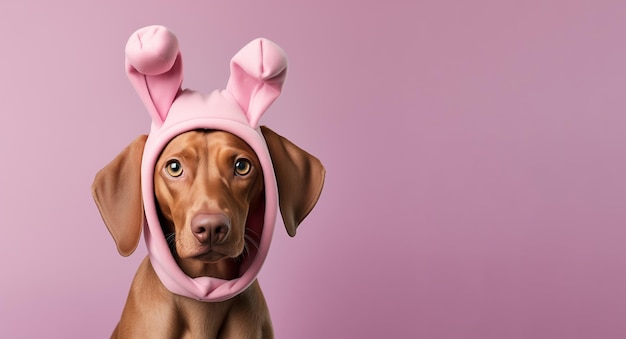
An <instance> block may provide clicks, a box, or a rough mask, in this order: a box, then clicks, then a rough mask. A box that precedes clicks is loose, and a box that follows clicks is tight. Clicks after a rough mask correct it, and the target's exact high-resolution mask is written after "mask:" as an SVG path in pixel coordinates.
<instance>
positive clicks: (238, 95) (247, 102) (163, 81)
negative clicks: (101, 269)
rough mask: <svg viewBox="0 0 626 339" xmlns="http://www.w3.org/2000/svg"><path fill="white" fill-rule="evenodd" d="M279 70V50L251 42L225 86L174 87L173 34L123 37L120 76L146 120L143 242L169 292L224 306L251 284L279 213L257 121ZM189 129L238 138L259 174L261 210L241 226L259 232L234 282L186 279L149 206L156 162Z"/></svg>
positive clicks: (178, 63) (277, 84) (276, 90)
mask: <svg viewBox="0 0 626 339" xmlns="http://www.w3.org/2000/svg"><path fill="white" fill-rule="evenodd" d="M286 70H287V59H286V57H285V54H284V52H283V51H282V50H281V49H280V47H278V46H277V45H276V44H274V43H272V42H271V41H269V40H266V39H256V40H253V41H252V42H250V43H249V44H248V45H246V46H245V47H244V48H242V49H241V50H240V51H239V52H238V53H237V54H236V55H235V56H234V57H233V58H232V60H231V65H230V71H231V74H230V79H229V80H228V83H227V86H226V89H225V90H216V91H214V92H212V93H210V94H202V93H198V92H196V91H191V90H187V89H185V90H182V89H181V84H182V78H183V75H182V74H183V70H182V59H181V54H180V51H179V46H178V41H177V39H176V37H175V36H174V34H173V33H171V32H170V31H169V30H168V29H166V28H165V27H163V26H149V27H144V28H141V29H139V30H137V31H136V32H135V33H133V35H132V36H131V37H130V39H129V40H128V43H127V45H126V71H127V74H128V77H129V79H130V81H131V83H132V85H133V86H134V88H135V89H136V91H137V93H138V94H139V96H140V98H141V100H142V101H143V103H144V104H145V106H146V108H147V109H148V112H149V113H150V116H151V118H152V126H151V130H150V134H149V136H148V139H147V141H146V145H145V148H144V152H143V158H142V164H141V185H142V198H143V203H144V209H145V222H144V238H145V241H146V246H147V249H148V254H149V256H150V260H151V263H152V266H153V267H154V270H155V271H156V273H157V275H158V276H159V278H160V279H161V281H162V282H163V284H164V285H165V286H166V287H167V289H168V290H170V291H171V292H173V293H176V294H179V295H182V296H186V297H189V298H193V299H196V300H202V301H223V300H226V299H229V298H231V297H233V296H235V295H237V294H239V293H240V292H242V291H243V290H245V289H246V288H247V287H248V286H249V285H250V284H251V283H252V282H253V281H254V280H255V279H256V276H257V274H258V273H259V271H260V269H261V266H262V265H263V262H264V260H265V258H266V256H267V252H268V249H269V246H270V242H271V240H272V234H273V231H274V224H275V221H276V215H277V211H278V190H277V185H276V178H275V174H274V169H273V167H272V161H271V158H270V154H269V151H268V147H267V144H266V142H265V139H264V138H263V135H262V133H261V131H260V128H259V126H258V122H259V119H260V118H261V116H262V115H263V113H265V111H266V109H267V108H268V107H269V106H270V105H271V104H272V102H274V100H276V98H277V97H278V96H279V95H280V92H281V88H282V85H283V82H284V80H285V75H286ZM194 129H215V130H223V131H227V132H230V133H232V134H235V135H237V136H238V137H240V138H241V139H243V140H244V141H245V142H246V143H248V145H249V146H250V147H251V148H252V149H253V150H254V151H255V152H256V154H257V156H258V158H259V160H260V163H261V167H262V170H263V176H264V181H265V182H264V183H265V213H264V215H263V216H260V217H259V219H258V220H249V221H248V223H247V226H246V227H253V228H255V231H256V232H257V233H259V234H260V239H259V247H258V250H257V251H256V253H254V252H253V253H251V255H250V256H247V257H246V259H244V261H243V263H242V266H241V272H240V277H239V278H236V279H233V280H222V279H217V278H212V277H199V278H191V277H189V276H187V275H186V274H185V273H184V272H183V271H182V270H181V269H180V268H179V266H178V265H177V264H176V261H175V259H174V257H173V256H172V254H171V252H170V249H169V246H168V244H167V241H166V239H165V236H164V234H163V231H162V229H161V225H160V223H159V218H158V215H157V209H156V205H155V201H154V184H153V175H154V166H155V163H156V161H157V158H158V157H159V155H160V153H161V151H162V150H163V148H164V147H165V146H166V144H167V143H168V142H169V141H170V140H171V139H172V138H174V137H175V136H177V135H179V134H181V133H184V132H187V131H190V130H194ZM261 219H262V220H261Z"/></svg>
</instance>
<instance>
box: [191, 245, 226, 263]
mask: <svg viewBox="0 0 626 339" xmlns="http://www.w3.org/2000/svg"><path fill="white" fill-rule="evenodd" d="M229 257H230V256H228V255H226V254H224V253H221V252H218V251H216V250H214V249H213V248H211V247H209V246H202V247H201V248H199V249H198V250H196V251H195V252H194V253H191V254H190V255H189V256H188V258H191V259H194V260H198V261H202V262H206V263H216V262H218V261H221V260H223V259H225V258H229Z"/></svg>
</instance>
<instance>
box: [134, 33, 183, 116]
mask: <svg viewBox="0 0 626 339" xmlns="http://www.w3.org/2000/svg"><path fill="white" fill-rule="evenodd" d="M126 74H127V75H128V79H129V80H130V82H131V84H132V85H133V87H134V88H135V90H136V91H137V94H139V97H140V98H141V100H142V101H143V103H144V105H145V106H146V108H147V109H148V111H149V112H150V116H151V117H152V121H153V123H155V124H156V125H157V126H161V124H162V123H163V121H165V118H166V117H167V113H168V112H169V109H170V106H172V102H174V99H175V98H176V95H177V94H178V92H179V91H180V90H181V88H180V86H181V84H182V82H183V66H182V57H181V54H180V51H179V46H178V39H177V38H176V36H175V35H174V33H172V32H171V31H169V30H168V29H167V28H165V27H163V26H147V27H143V28H140V29H138V30H137V31H135V32H134V33H133V34H132V35H131V36H130V38H129V39H128V42H127V43H126Z"/></svg>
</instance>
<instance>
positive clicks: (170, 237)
mask: <svg viewBox="0 0 626 339" xmlns="http://www.w3.org/2000/svg"><path fill="white" fill-rule="evenodd" d="M165 241H167V245H168V246H169V247H170V251H171V252H172V253H173V254H175V253H176V233H169V234H167V235H166V236H165Z"/></svg>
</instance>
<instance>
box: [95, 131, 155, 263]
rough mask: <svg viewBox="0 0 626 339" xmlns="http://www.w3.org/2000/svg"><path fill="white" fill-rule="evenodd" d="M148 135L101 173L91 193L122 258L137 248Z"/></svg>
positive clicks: (129, 147) (134, 142)
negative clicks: (142, 172) (143, 167)
mask: <svg viewBox="0 0 626 339" xmlns="http://www.w3.org/2000/svg"><path fill="white" fill-rule="evenodd" d="M147 137H148V136H147V135H141V136H139V137H138V138H137V139H135V140H134V141H133V142H132V143H131V144H130V145H128V146H127V147H126V148H125V149H124V150H123V151H122V152H121V153H120V154H119V155H118V156H117V157H115V159H113V161H111V162H110V163H109V164H108V165H106V166H105V167H104V168H103V169H101V170H100V171H99V172H98V173H97V174H96V178H95V179H94V181H93V184H92V185H91V193H92V195H93V198H94V200H95V201H96V205H97V206H98V210H99V211H100V215H101V216H102V220H104V224H105V225H106V227H107V228H108V229H109V232H110V233H111V235H112V236H113V240H115V244H116V245H117V250H118V252H120V254H121V255H123V256H125V257H126V256H129V255H131V254H132V253H133V252H134V251H135V249H136V248H137V244H138V243H139V236H140V235H141V228H142V225H143V205H142V200H141V156H142V155H143V148H144V145H145V144H146V139H147Z"/></svg>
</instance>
